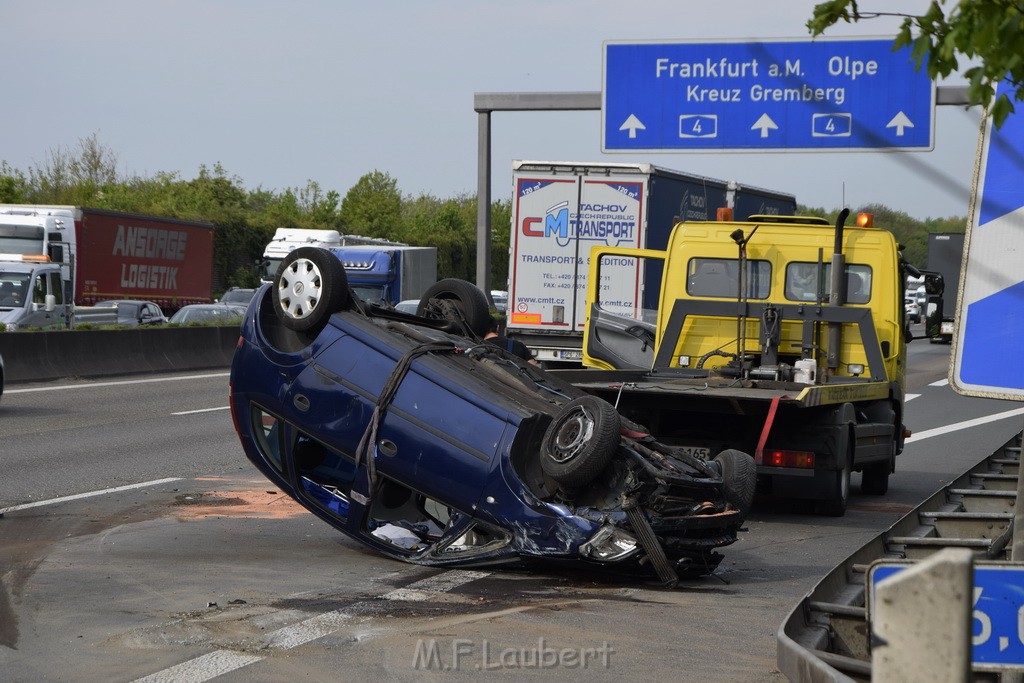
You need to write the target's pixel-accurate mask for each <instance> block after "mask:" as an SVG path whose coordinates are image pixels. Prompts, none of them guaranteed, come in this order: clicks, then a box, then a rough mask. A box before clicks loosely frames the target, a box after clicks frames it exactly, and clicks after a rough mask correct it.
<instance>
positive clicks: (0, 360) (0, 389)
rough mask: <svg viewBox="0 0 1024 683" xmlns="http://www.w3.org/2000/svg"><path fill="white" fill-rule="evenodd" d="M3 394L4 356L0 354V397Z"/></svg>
mask: <svg viewBox="0 0 1024 683" xmlns="http://www.w3.org/2000/svg"><path fill="white" fill-rule="evenodd" d="M3 395H4V357H3V356H0V398H2V397H3Z"/></svg>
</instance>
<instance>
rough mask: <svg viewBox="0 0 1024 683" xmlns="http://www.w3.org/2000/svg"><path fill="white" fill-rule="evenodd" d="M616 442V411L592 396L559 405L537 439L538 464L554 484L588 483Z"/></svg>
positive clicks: (608, 457) (617, 428)
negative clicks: (541, 438)
mask: <svg viewBox="0 0 1024 683" xmlns="http://www.w3.org/2000/svg"><path fill="white" fill-rule="evenodd" d="M618 446H619V413H618V412H616V410H615V408H613V407H612V405H611V404H610V403H608V402H607V401H604V400H602V399H600V398H597V397H596V396H581V397H579V398H577V399H575V400H574V401H570V402H569V403H566V404H565V405H564V406H562V409H561V410H560V411H558V414H557V415H555V419H554V420H553V421H552V422H551V424H550V425H548V428H547V430H546V431H545V432H544V439H543V441H541V452H540V465H541V469H543V470H544V473H545V474H547V475H548V476H549V477H551V478H552V479H554V480H555V481H556V482H557V483H558V484H560V485H562V486H567V487H570V488H571V487H578V486H583V485H585V484H589V483H590V482H591V481H593V480H594V478H595V477H597V475H599V474H600V473H601V472H602V471H603V470H604V468H605V467H607V466H608V463H609V461H610V460H611V458H612V454H614V453H615V449H616V448H618Z"/></svg>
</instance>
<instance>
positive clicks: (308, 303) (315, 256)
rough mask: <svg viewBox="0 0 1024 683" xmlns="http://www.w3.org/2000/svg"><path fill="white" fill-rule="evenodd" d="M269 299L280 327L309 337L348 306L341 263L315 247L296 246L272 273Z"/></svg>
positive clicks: (343, 269)
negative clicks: (272, 281)
mask: <svg viewBox="0 0 1024 683" xmlns="http://www.w3.org/2000/svg"><path fill="white" fill-rule="evenodd" d="M273 297H274V311H275V312H276V313H277V317H278V319H279V320H280V321H281V324H282V325H284V326H285V327H287V328H288V329H290V330H295V331H297V332H308V333H311V334H316V333H318V332H319V331H320V330H322V329H323V328H324V326H325V325H326V324H327V321H328V319H330V317H331V316H332V315H333V314H335V313H337V312H338V311H341V310H344V309H346V308H348V307H349V306H350V305H351V303H352V299H351V295H350V293H349V289H348V278H347V277H346V276H345V268H344V266H342V265H341V261H339V260H338V259H337V258H335V256H334V255H333V254H331V253H330V252H329V251H327V250H325V249H319V248H317V247H299V248H298V249H296V250H294V251H292V252H291V253H290V254H288V256H286V257H285V259H284V260H283V261H282V262H281V265H280V266H278V268H277V273H275V274H274V285H273Z"/></svg>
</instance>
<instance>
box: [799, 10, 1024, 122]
mask: <svg viewBox="0 0 1024 683" xmlns="http://www.w3.org/2000/svg"><path fill="white" fill-rule="evenodd" d="M945 4H946V0H933V1H932V3H931V4H930V5H929V6H928V9H927V11H925V12H924V14H920V15H911V14H904V13H898V12H865V11H861V10H860V7H859V5H858V2H857V0H829V1H828V2H822V3H819V4H817V5H815V7H814V13H813V16H812V18H811V19H810V20H809V21H808V22H807V28H808V29H809V30H810V32H811V35H814V36H817V35H820V34H821V33H823V32H824V31H825V30H826V29H827V28H829V27H830V26H832V25H833V24H836V23H838V22H839V21H845V22H848V23H849V22H857V21H860V20H861V19H870V18H875V17H880V16H897V17H903V22H902V24H901V25H900V30H899V33H898V34H897V36H896V41H895V43H894V45H893V48H894V49H898V48H901V47H905V46H908V45H909V46H910V48H911V54H912V55H913V57H914V59H915V60H916V62H917V64H918V66H919V67H920V66H921V65H922V64H925V65H926V68H927V70H928V75H929V76H931V77H932V79H935V80H937V79H939V78H945V77H947V76H949V75H950V74H951V73H953V72H955V71H957V70H958V69H959V68H960V63H959V61H958V59H957V57H958V56H960V57H966V58H968V59H978V60H980V61H981V64H980V65H979V66H973V67H971V68H969V69H967V71H965V72H964V74H963V75H964V76H965V77H966V78H967V80H968V81H969V85H968V89H967V98H968V100H969V101H970V104H972V105H977V104H980V105H983V106H985V107H989V106H991V107H992V117H993V120H994V122H995V124H996V126H997V127H998V126H1001V125H1002V123H1003V121H1004V120H1006V117H1007V116H1008V115H1009V114H1010V113H1011V112H1013V111H1014V105H1013V102H1011V101H1010V98H1009V97H1007V96H1006V95H1005V94H1002V95H1000V96H999V97H998V99H995V89H996V85H997V84H998V83H999V82H1000V81H1002V80H1004V79H1006V80H1007V81H1009V82H1010V83H1011V84H1012V85H1013V87H1014V89H1015V90H1014V100H1016V101H1021V100H1024V57H1022V55H1024V5H1022V4H1021V3H1020V2H1019V1H1018V0H958V1H957V2H956V3H955V5H954V6H953V7H952V8H951V9H950V10H949V12H948V13H947V12H946V11H944V9H943V6H944V5H945ZM994 99H995V101H994V103H993V100H994Z"/></svg>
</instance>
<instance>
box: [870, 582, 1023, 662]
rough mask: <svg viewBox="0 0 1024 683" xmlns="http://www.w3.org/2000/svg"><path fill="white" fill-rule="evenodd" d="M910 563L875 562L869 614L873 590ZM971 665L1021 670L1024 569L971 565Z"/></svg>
mask: <svg viewBox="0 0 1024 683" xmlns="http://www.w3.org/2000/svg"><path fill="white" fill-rule="evenodd" d="M909 566H910V563H909V562H876V563H874V564H872V565H871V567H870V569H869V570H868V596H869V598H868V600H869V605H868V607H869V610H870V607H871V604H873V603H874V594H875V586H876V585H877V584H878V582H880V581H883V580H885V579H887V578H889V577H890V576H892V575H893V574H895V573H897V572H899V571H901V570H903V569H906V568H907V567H909ZM973 590H974V599H973V602H972V607H971V618H972V630H971V664H972V666H973V667H974V668H975V669H990V670H995V671H1003V670H1007V669H1024V565H1022V564H1019V563H1015V564H995V563H993V564H981V563H975V565H974V587H973Z"/></svg>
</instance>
